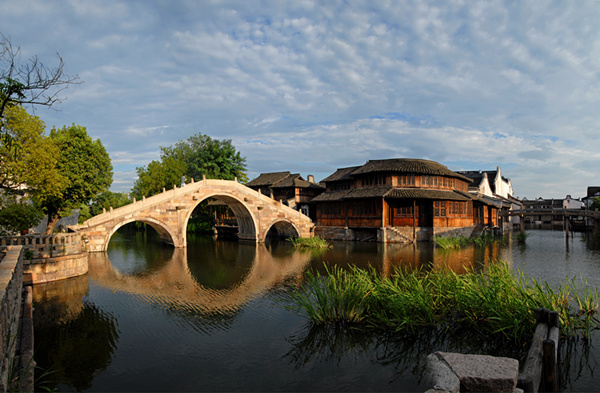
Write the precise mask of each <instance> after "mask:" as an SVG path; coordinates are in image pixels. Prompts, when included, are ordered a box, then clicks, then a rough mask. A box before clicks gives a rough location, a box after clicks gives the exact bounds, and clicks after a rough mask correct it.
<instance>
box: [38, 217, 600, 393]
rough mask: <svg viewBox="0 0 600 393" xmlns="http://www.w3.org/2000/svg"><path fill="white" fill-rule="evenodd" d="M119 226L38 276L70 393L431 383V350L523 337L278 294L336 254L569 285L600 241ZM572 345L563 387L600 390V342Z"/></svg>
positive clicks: (57, 382)
mask: <svg viewBox="0 0 600 393" xmlns="http://www.w3.org/2000/svg"><path fill="white" fill-rule="evenodd" d="M128 228H129V227H128V226H127V227H124V228H122V229H121V230H119V232H117V233H116V234H115V236H114V237H113V239H112V240H111V242H110V245H109V248H108V252H107V253H106V254H104V253H97V254H94V255H92V256H91V259H90V271H89V273H88V274H87V275H85V276H82V277H78V278H73V279H69V280H63V281H58V282H55V283H48V284H40V285H35V286H34V288H33V289H34V291H33V292H34V305H35V314H34V321H35V334H36V347H37V348H36V354H35V356H36V361H37V363H38V365H39V366H40V367H42V368H44V369H46V370H49V371H51V373H50V374H48V375H45V376H43V377H42V380H41V381H39V382H38V389H39V388H41V387H42V386H46V387H50V388H57V389H58V390H60V391H75V390H80V391H203V390H205V391H235V390H238V391H266V390H270V391H273V390H276V391H286V390H287V391H298V390H302V391H356V390H360V391H365V390H373V391H423V390H426V388H427V387H426V386H423V385H422V384H421V379H422V376H423V375H422V373H423V366H424V358H425V356H427V355H428V354H429V353H431V352H434V351H455V352H462V353H480V354H490V355H496V356H509V357H514V358H517V359H519V358H521V357H523V356H524V355H525V352H526V348H525V349H524V348H520V347H517V348H513V347H510V346H507V345H506V343H502V342H493V341H488V340H486V339H485V337H483V338H482V337H479V336H478V335H476V334H473V333H472V332H471V333H467V334H465V335H463V336H460V337H459V336H453V337H447V335H444V334H443V333H440V334H427V335H422V336H420V337H405V336H403V335H401V334H396V335H393V334H379V335H376V334H373V333H370V334H365V333H363V332H360V331H354V330H343V329H335V328H326V329H315V328H311V327H310V325H309V324H307V322H306V320H305V318H304V317H303V316H302V315H297V314H295V313H294V312H292V311H290V310H287V309H286V308H285V307H284V303H283V302H282V301H281V300H280V299H281V298H282V297H284V296H285V291H284V284H292V285H300V284H301V277H302V274H303V272H304V271H305V270H306V269H308V268H312V269H316V270H319V271H323V270H324V269H325V265H326V264H329V265H332V264H337V265H340V266H348V265H350V264H355V265H358V266H361V267H367V266H373V267H374V268H375V269H377V270H378V271H379V272H380V274H387V273H388V272H389V271H391V270H392V269H393V268H394V267H395V266H407V265H408V266H411V267H414V268H419V267H421V268H425V269H435V268H438V267H440V266H445V265H450V266H452V267H453V268H454V269H456V270H458V271H461V270H464V269H466V268H475V269H479V268H481V267H482V266H483V265H484V264H487V263H489V261H490V259H493V260H495V259H498V258H501V259H503V260H505V261H506V262H508V263H509V264H511V266H512V267H513V269H524V270H525V272H526V273H527V274H528V275H530V276H531V277H533V278H537V279H544V280H547V281H548V282H550V283H552V284H559V283H560V284H563V283H564V281H565V278H566V277H570V278H572V277H574V276H575V277H580V276H582V277H584V278H587V280H588V284H589V285H590V286H592V287H598V286H600V243H599V242H597V241H594V239H593V238H591V237H587V236H586V235H584V234H577V233H576V234H575V235H574V237H573V238H571V239H570V241H569V247H568V251H567V248H566V245H565V238H564V233H563V232H561V231H556V232H553V231H528V232H527V233H528V234H529V235H530V236H529V237H528V239H527V242H526V245H525V246H520V245H518V244H517V242H516V241H512V240H511V241H509V242H508V243H507V244H506V245H500V244H495V245H493V246H488V247H486V248H483V249H481V248H474V247H470V248H466V249H463V250H457V251H444V250H437V249H434V247H433V244H431V243H419V244H417V245H398V244H391V245H383V244H376V243H335V244H334V247H333V248H332V249H331V250H328V251H326V252H323V253H311V252H300V251H297V250H294V249H293V248H292V247H291V246H290V245H289V244H288V243H287V242H279V243H270V244H269V243H268V244H266V245H265V244H258V245H248V244H238V243H232V242H222V241H217V242H215V241H213V240H212V239H203V238H196V239H188V247H187V249H178V250H175V249H173V248H170V247H168V246H164V245H161V244H160V242H158V241H157V239H156V234H155V233H153V232H151V231H149V232H134V231H128V230H127V229H128ZM598 340H600V337H598V334H596V333H594V334H593V337H592V340H591V344H589V343H585V342H583V341H577V342H570V343H566V344H564V345H563V346H562V348H561V357H562V359H561V361H562V364H563V381H562V382H563V389H564V390H565V391H600V387H598V385H597V384H595V383H594V381H593V375H594V372H595V371H596V370H595V368H596V363H597V359H598V358H600V351H599V350H598V349H596V348H595V344H596V345H597V344H598Z"/></svg>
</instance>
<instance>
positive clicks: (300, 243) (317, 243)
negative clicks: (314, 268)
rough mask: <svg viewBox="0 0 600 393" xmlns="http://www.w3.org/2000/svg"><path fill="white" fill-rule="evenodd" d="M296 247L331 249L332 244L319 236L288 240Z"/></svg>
mask: <svg viewBox="0 0 600 393" xmlns="http://www.w3.org/2000/svg"><path fill="white" fill-rule="evenodd" d="M287 240H288V241H290V242H291V243H292V244H293V245H294V247H299V248H330V247H331V244H330V243H329V242H328V241H327V240H325V239H323V238H322V237H319V236H314V237H290V238H288V239H287Z"/></svg>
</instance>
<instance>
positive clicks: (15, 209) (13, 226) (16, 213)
mask: <svg viewBox="0 0 600 393" xmlns="http://www.w3.org/2000/svg"><path fill="white" fill-rule="evenodd" d="M42 218H44V214H43V213H42V211H41V209H39V208H37V207H36V206H34V205H33V203H32V202H31V201H30V200H27V199H25V198H21V199H18V200H17V197H16V196H15V195H9V194H4V195H1V196H0V234H10V233H14V232H17V233H20V232H23V231H25V230H27V229H29V228H31V227H34V226H36V225H37V224H38V223H39V222H40V220H41V219H42Z"/></svg>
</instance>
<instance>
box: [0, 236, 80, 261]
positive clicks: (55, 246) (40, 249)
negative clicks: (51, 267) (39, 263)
mask: <svg viewBox="0 0 600 393" xmlns="http://www.w3.org/2000/svg"><path fill="white" fill-rule="evenodd" d="M8 246H23V249H24V250H25V255H26V259H40V258H49V257H57V256H62V255H73V254H80V253H81V252H83V251H84V249H85V243H84V242H83V240H82V238H81V235H80V234H79V233H55V234H50V235H47V234H32V235H23V236H0V254H1V255H4V253H5V252H6V250H7V248H8Z"/></svg>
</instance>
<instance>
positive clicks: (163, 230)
mask: <svg viewBox="0 0 600 393" xmlns="http://www.w3.org/2000/svg"><path fill="white" fill-rule="evenodd" d="M132 222H143V223H145V224H148V225H150V226H151V227H152V228H153V229H154V230H155V231H156V232H157V233H158V235H159V236H160V239H161V241H162V242H164V243H167V244H171V245H172V246H174V247H183V245H181V244H178V242H177V236H176V235H175V233H173V231H172V229H171V228H169V226H167V225H166V224H165V223H163V222H161V221H159V220H157V219H155V218H152V217H132V218H128V219H125V220H122V221H118V222H116V223H115V225H114V226H113V227H112V228H111V229H110V230H109V231H107V233H106V237H105V240H104V245H103V249H102V250H101V251H106V250H107V249H108V243H110V239H111V238H112V237H113V235H114V234H115V232H117V231H118V230H119V229H120V228H122V227H123V226H125V225H127V224H131V223H132Z"/></svg>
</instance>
